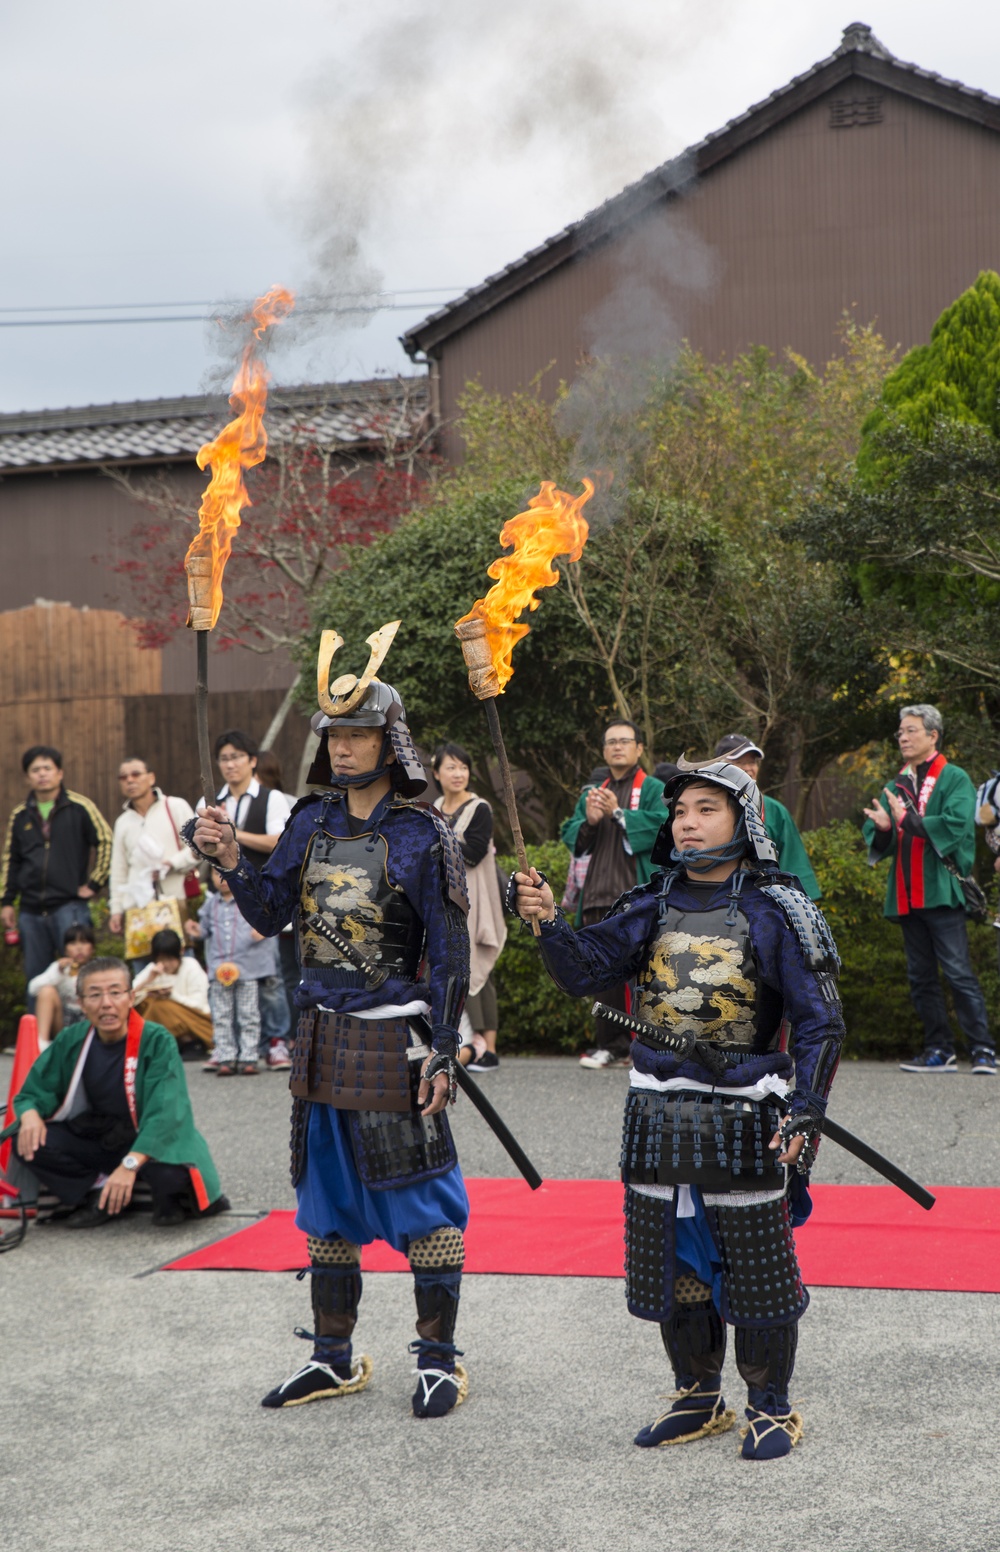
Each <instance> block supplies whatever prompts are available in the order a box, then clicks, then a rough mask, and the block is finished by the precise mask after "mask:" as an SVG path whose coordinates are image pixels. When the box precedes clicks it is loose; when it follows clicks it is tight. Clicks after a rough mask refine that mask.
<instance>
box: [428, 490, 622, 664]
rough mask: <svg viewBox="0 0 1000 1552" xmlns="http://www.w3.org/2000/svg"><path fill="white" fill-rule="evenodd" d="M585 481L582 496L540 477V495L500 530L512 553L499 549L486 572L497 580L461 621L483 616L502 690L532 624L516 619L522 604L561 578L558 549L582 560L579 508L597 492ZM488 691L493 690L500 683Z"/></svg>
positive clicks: (583, 530) (533, 605)
mask: <svg viewBox="0 0 1000 1552" xmlns="http://www.w3.org/2000/svg"><path fill="white" fill-rule="evenodd" d="M583 486H584V489H583V495H582V496H570V495H568V494H567V492H566V491H564V490H557V489H556V486H555V482H554V481H553V480H543V481H542V486H541V489H540V490H539V492H538V495H537V496H532V498H531V500H530V501H529V502H528V511H527V512H518V514H517V516H516V517H512V518H510V519H509V521H508V522H506V523H505V524H504V525H503V528H502V529H501V531H500V543H501V544H504V545H507V544H510V545H513V547H514V552H513V554H512V555H501V556H500V559H499V560H495V561H494V562H493V564H492V566H490V567H489V569H488V570H487V573H486V574H487V576H490V577H495V578H496V582H495V583H494V585H493V587H491V588H490V590H489V592H488V593H487V594H486V597H485V598H479V599H477V600H476V602H475V603H474V604H473V606H472V608H471V609H470V610H469V612H468V614H465V615H463V616H462V618H461V619H460V620H459V621H458V622H457V625H456V630H458V627H459V626H462V625H466V624H467V623H468V622H469V621H471V620H481V621H482V622H483V625H484V626H485V637H486V646H487V648H488V650H489V655H490V658H491V660H492V665H493V672H494V673H495V675H496V682H497V686H498V688H499V693H500V694H503V690H504V687H505V685H506V684H507V681H508V680H509V679H510V678H511V676H512V674H513V672H514V667H513V664H512V662H511V654H512V653H513V651H514V648H515V647H516V646H517V643H518V642H519V641H520V640H521V638H522V636H526V635H527V634H528V631H529V630H530V629H531V627H530V626H529V625H528V624H527V623H524V624H521V625H517V624H515V623H514V622H515V620H516V619H517V616H518V615H519V614H521V613H522V611H523V610H524V609H537V608H538V605H539V603H540V602H541V600H540V599H538V598H536V597H535V592H536V590H537V589H538V588H541V587H551V586H552V585H553V583H555V582H558V581H559V573H558V571H557V570H556V569H555V567H554V566H553V564H552V562H553V560H554V559H555V557H556V556H557V555H566V556H567V557H568V558H569V559H570V560H579V559H580V556H581V555H582V554H583V546H584V545H585V544H586V542H587V534H588V533H589V532H590V530H589V527H588V525H587V520H586V518H584V517H582V516H581V515H580V514H581V511H582V509H583V507H585V506H586V504H587V502H588V501H589V500H590V498H591V496H592V495H593V494H594V486H593V482H592V481H591V480H584V482H583ZM459 634H460V635H464V634H465V633H464V632H461V631H460V632H459ZM463 645H464V643H463ZM477 693H479V692H477ZM487 693H492V694H494V695H495V694H496V693H497V689H493V690H492V691H489V692H487Z"/></svg>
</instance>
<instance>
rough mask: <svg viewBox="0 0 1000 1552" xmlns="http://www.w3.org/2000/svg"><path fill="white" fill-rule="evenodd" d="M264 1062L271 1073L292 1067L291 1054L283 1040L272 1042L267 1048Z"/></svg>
mask: <svg viewBox="0 0 1000 1552" xmlns="http://www.w3.org/2000/svg"><path fill="white" fill-rule="evenodd" d="M266 1062H267V1065H268V1067H269V1069H270V1070H271V1071H272V1072H278V1071H279V1070H281V1069H284V1068H288V1067H290V1066H291V1065H292V1053H291V1051H290V1050H289V1049H288V1046H287V1045H286V1043H285V1041H284V1040H272V1041H271V1044H270V1046H269V1047H268V1052H267V1057H266Z"/></svg>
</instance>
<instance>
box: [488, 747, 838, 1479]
mask: <svg viewBox="0 0 1000 1552" xmlns="http://www.w3.org/2000/svg"><path fill="white" fill-rule="evenodd" d="M678 764H679V766H680V769H679V772H678V774H677V776H675V777H674V778H673V779H672V780H671V781H670V782H669V783H668V784H667V787H666V789H665V791H664V803H665V804H666V806H667V819H666V822H665V823H664V825H663V828H662V829H661V831H660V835H659V837H658V838H657V842H656V845H655V846H654V848H653V859H652V860H653V864H654V867H656V866H657V865H658V866H659V868H660V871H657V872H654V873H653V876H652V878H651V879H650V881H649V883H648V884H640V885H638V886H637V887H636V888H635V889H632V890H630V891H629V893H628V894H626V895H623V896H622V898H621V899H620V900H619V901H618V902H617V903H616V905H615V906H614V907H613V909H612V910H611V911H610V912H609V913H608V915H607V916H606V917H605V919H604V920H603V921H602V922H598V923H597V924H596V925H594V926H591V927H583V928H581V929H580V930H579V931H577V932H574V931H573V930H572V929H571V928H570V926H569V925H568V923H567V922H566V921H565V919H564V918H563V917H562V915H561V913H560V912H559V911H558V910H557V909H556V907H555V902H554V900H553V897H552V891H551V890H550V889H549V887H548V885H547V884H546V883H545V882H544V880H543V879H542V878H541V877H540V875H539V874H538V873H537V872H536V871H535V870H534V869H532V870H531V873H530V876H528V875H525V874H523V873H517V874H515V876H514V899H513V900H512V904H513V903H516V909H517V911H518V913H519V914H520V915H521V916H522V917H523V918H524V919H525V920H526V921H530V920H531V918H533V917H534V918H535V919H536V920H537V921H538V922H539V923H540V925H541V935H540V937H539V939H538V940H537V941H538V945H539V949H540V952H541V955H542V959H543V961H544V964H545V967H546V969H547V970H548V972H549V974H550V976H551V977H552V979H553V980H554V981H555V983H556V985H557V986H558V987H560V988H561V989H562V990H563V991H565V992H567V993H569V994H571V995H574V996H580V995H586V996H595V995H596V996H601V995H602V994H603V992H604V989H605V987H607V986H613V985H616V984H617V983H618V982H619V981H621V980H627V981H629V982H630V983H631V984H632V985H633V987H634V991H635V997H634V1001H633V1005H632V1011H631V1013H630V1014H629V1015H627V1016H626V1015H623V1016H622V1023H623V1024H624V1025H625V1026H626V1027H629V1028H631V1029H633V1030H634V1031H635V1039H634V1040H633V1042H632V1072H631V1076H630V1087H629V1093H628V1098H627V1100H626V1106H625V1121H624V1131H623V1136H622V1151H621V1169H622V1179H623V1180H624V1182H625V1187H626V1189H625V1279H626V1283H625V1286H626V1295H627V1299H628V1307H629V1310H630V1311H631V1313H632V1314H633V1315H637V1316H638V1317H639V1318H640V1319H642V1320H651V1321H655V1322H656V1323H657V1324H658V1325H659V1327H660V1334H661V1337H662V1339H663V1344H664V1347H665V1348H666V1352H667V1356H668V1358H669V1360H670V1363H671V1366H672V1368H673V1371H674V1376H675V1378H676V1381H677V1391H676V1393H675V1395H674V1397H673V1398H672V1399H673V1404H672V1405H671V1406H670V1407H669V1408H668V1410H667V1411H666V1412H664V1413H662V1414H661V1415H660V1416H659V1417H657V1418H656V1419H655V1420H654V1421H653V1422H652V1423H650V1424H649V1425H648V1426H646V1427H644V1428H642V1429H640V1431H639V1433H638V1434H637V1436H636V1439H635V1443H636V1444H637V1445H639V1446H640V1447H642V1448H644V1449H649V1448H660V1447H664V1446H668V1445H675V1444H684V1443H688V1442H690V1441H693V1440H695V1439H700V1438H704V1437H707V1436H709V1435H711V1434H716V1433H724V1432H725V1431H726V1430H728V1429H730V1428H732V1426H733V1424H734V1423H735V1421H736V1414H735V1412H733V1411H732V1410H730V1409H728V1408H727V1407H726V1404H725V1401H724V1399H723V1395H722V1367H723V1360H724V1358H725V1351H726V1329H727V1326H728V1325H732V1326H733V1327H734V1331H735V1342H734V1345H735V1349H736V1366H737V1368H738V1369H739V1372H740V1374H741V1375H742V1377H743V1379H744V1381H745V1382H746V1385H747V1407H746V1420H747V1421H746V1427H745V1428H744V1429H743V1446H742V1454H743V1457H744V1459H746V1460H773V1459H776V1458H778V1457H780V1456H784V1455H787V1454H788V1453H789V1452H790V1450H791V1449H792V1447H793V1445H795V1444H797V1443H798V1442H799V1440H800V1439H801V1437H802V1419H801V1417H800V1415H799V1414H798V1412H795V1411H793V1410H792V1408H791V1403H790V1400H789V1383H790V1380H791V1375H792V1370H793V1367H794V1363H795V1350H796V1343H797V1339H798V1323H799V1317H800V1316H801V1315H802V1314H803V1312H804V1311H805V1309H806V1306H807V1304H808V1302H809V1295H808V1293H807V1292H806V1290H805V1288H804V1286H803V1283H802V1278H801V1276H800V1273H799V1268H798V1262H797V1259H796V1255H795V1245H794V1240H793V1238H792V1228H793V1226H795V1225H796V1224H798V1223H802V1222H804V1221H805V1218H806V1217H807V1216H808V1211H809V1200H808V1191H807V1190H806V1179H807V1172H808V1170H809V1169H810V1168H811V1166H812V1163H813V1162H814V1160H815V1157H816V1150H817V1146H818V1141H819V1135H820V1132H821V1130H822V1125H823V1117H824V1116H825V1113H826V1102H827V1096H828V1094H829V1091H830V1087H831V1084H832V1082H833V1078H834V1074H835V1072H836V1070H837V1063H838V1061H839V1059H840V1048H841V1043H842V1041H843V1037H844V1023H843V1018H842V1016H841V1010H840V999H839V997H838V994H837V981H836V978H837V973H838V970H839V968H840V963H839V960H838V958H837V951H836V948H835V946H834V943H833V939H832V937H831V936H830V932H829V929H828V928H827V925H826V922H825V921H824V920H823V917H822V916H821V915H820V912H819V910H818V909H817V907H816V906H815V905H814V904H813V903H812V901H811V900H810V899H809V898H808V897H807V896H806V895H805V894H804V893H803V892H802V891H801V890H800V889H798V888H797V887H796V886H795V885H794V884H792V883H790V882H789V881H788V879H787V876H786V875H784V874H782V873H779V872H778V870H777V868H776V865H775V854H774V851H775V849H774V843H773V841H772V840H771V839H770V837H769V836H768V834H767V832H766V831H765V829H764V826H763V824H762V823H761V818H760V799H759V795H758V791H757V787H756V784H755V783H754V782H753V781H752V780H751V779H750V777H749V776H748V775H747V773H746V771H744V770H742V769H741V768H740V767H738V766H734V765H730V764H727V763H726V762H725V761H722V760H715V761H706V762H704V764H702V765H697V766H693V765H690V764H688V763H687V762H685V761H683V760H681V761H679V762H678ZM785 1022H787V1024H788V1025H789V1026H790V1028H791V1042H790V1049H789V1050H787V1051H786V1050H783V1049H781V1043H782V1042H781V1030H782V1025H783V1023H785Z"/></svg>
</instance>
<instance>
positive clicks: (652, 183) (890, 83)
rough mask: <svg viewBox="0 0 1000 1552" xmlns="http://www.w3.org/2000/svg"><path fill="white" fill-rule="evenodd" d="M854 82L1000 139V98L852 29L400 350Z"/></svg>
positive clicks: (472, 312) (440, 337) (436, 337)
mask: <svg viewBox="0 0 1000 1552" xmlns="http://www.w3.org/2000/svg"><path fill="white" fill-rule="evenodd" d="M852 76H857V77H860V78H862V79H863V80H865V81H869V82H871V83H872V84H874V85H878V86H881V87H884V88H886V89H888V90H891V91H896V92H900V93H902V94H903V95H904V96H907V97H910V98H914V99H916V100H917V101H919V102H924V103H927V104H928V105H930V106H932V107H936V108H941V109H943V110H944V111H945V112H947V113H952V114H957V115H958V116H959V117H961V118H965V119H971V120H972V122H973V123H976V124H981V125H983V126H984V127H985V128H987V129H993V130H996V131H998V132H1000V99H998V98H996V97H991V96H990V95H989V94H988V93H987V92H980V91H975V90H974V89H973V88H972V87H970V86H963V84H962V83H961V81H949V80H946V79H945V78H944V77H943V76H940V75H937V74H936V73H935V72H934V71H933V70H922V69H921V68H920V66H919V65H910V64H906V63H904V61H902V60H900V59H896V57H895V55H893V54H890V52H889V50H888V49H887V48H886V47H885V45H884V44H882V43H880V42H879V40H878V38H876V37H875V35H874V33H873V32H872V30H871V28H870V27H868V26H866V24H865V23H864V22H852V23H851V25H850V26H849V27H845V28H844V35H843V38H842V39H841V41H840V43H839V45H838V46H837V48H836V49H834V51H833V53H832V54H830V55H829V56H828V57H827V58H826V59H821V60H820V61H819V63H818V64H815V65H813V67H812V68H811V69H810V70H806V71H805V72H804V73H803V74H802V75H797V76H795V77H794V78H793V79H792V80H791V81H789V82H788V84H787V85H786V86H782V87H780V88H779V89H778V90H777V91H775V92H772V93H771V95H770V96H769V97H765V98H764V100H763V101H762V102H758V103H755V104H754V105H753V107H751V108H748V109H747V110H746V112H745V113H741V114H740V115H739V117H738V118H735V119H730V121H729V123H728V124H725V125H724V126H723V127H722V129H718V130H715V131H714V132H713V133H712V134H710V135H706V137H705V139H704V140H700V141H699V142H698V144H697V145H693V146H689V147H688V149H687V150H686V151H682V152H681V154H680V155H679V156H675V157H674V158H673V159H672V160H671V161H669V162H664V163H663V164H662V165H661V166H660V167H656V168H654V170H653V171H652V172H650V173H647V174H646V176H645V177H644V178H640V179H639V181H638V182H637V183H632V184H630V185H629V186H628V188H626V189H624V190H623V191H622V192H621V193H620V194H616V195H615V196H614V197H613V198H612V199H609V200H605V202H604V204H603V205H599V206H598V207H597V209H596V210H592V211H590V212H589V214H587V215H585V216H583V217H582V219H581V220H579V221H574V222H573V223H572V224H571V225H570V226H567V227H564V229H563V230H562V231H561V232H557V233H556V235H555V236H554V237H550V238H549V239H548V241H547V242H544V243H542V244H541V246H540V247H538V248H532V249H531V250H530V251H529V252H528V253H525V254H523V255H522V257H521V258H519V259H515V260H514V262H513V263H512V264H508V265H507V266H506V268H504V269H502V270H499V271H498V272H497V273H496V274H495V275H490V276H488V277H487V279H486V280H484V281H483V282H482V284H481V285H478V286H473V288H472V290H471V291H466V292H465V294H464V295H463V296H460V297H458V298H457V299H456V300H455V301H454V302H449V303H448V305H447V306H446V307H442V308H441V309H440V310H439V311H438V312H435V313H431V315H430V316H429V317H428V318H425V319H424V321H423V322H422V323H419V324H417V325H416V326H415V327H414V328H412V329H408V330H407V332H406V333H405V334H403V335H401V336H400V343H401V344H402V346H403V348H404V349H405V350H406V352H407V354H408V355H409V356H411V357H413V358H416V357H417V356H418V355H419V354H420V353H421V352H426V353H428V354H429V355H434V354H435V351H436V347H437V346H439V345H440V344H441V343H442V342H443V341H444V340H446V339H448V338H449V337H450V336H451V335H453V334H456V333H457V332H458V331H459V329H462V328H464V327H465V326H466V325H467V324H469V323H472V322H473V321H474V320H475V319H476V318H479V317H481V316H482V315H483V314H484V313H487V312H489V311H490V310H491V309H492V308H494V307H498V306H500V304H501V303H503V302H505V301H507V300H509V298H510V297H512V296H515V295H516V294H517V293H518V292H519V291H522V290H523V289H524V288H525V287H526V286H529V285H531V284H532V283H533V282H534V281H536V280H539V279H541V277H542V276H544V275H547V274H549V273H550V272H551V271H552V270H554V269H557V268H559V266H560V265H562V264H565V263H567V262H568V261H569V260H570V259H572V258H574V257H576V256H577V255H578V254H579V253H581V252H582V251H583V250H584V249H586V248H589V247H592V246H594V245H595V244H597V243H600V242H602V241H606V240H607V239H608V238H609V237H611V236H613V235H614V234H615V232H616V231H618V230H620V229H621V228H622V227H623V226H625V225H626V224H627V223H628V222H629V221H631V220H634V219H635V217H636V216H637V215H639V214H640V213H641V212H642V211H644V210H645V209H647V208H648V207H649V206H650V205H654V204H656V203H658V202H659V201H661V200H664V199H668V198H670V197H671V196H674V195H677V194H679V193H682V192H683V190H684V188H685V186H687V185H689V184H690V183H691V181H692V179H693V178H695V177H698V176H701V175H702V174H704V173H706V172H708V171H710V170H711V169H712V168H713V167H715V166H717V165H718V164H719V163H720V162H722V161H725V160H726V158H727V157H730V156H732V155H733V154H734V152H736V151H739V150H741V149H742V148H743V147H744V146H746V145H748V144H749V143H750V142H751V141H753V140H755V139H757V137H758V136H760V135H763V134H766V133H767V131H768V130H770V129H773V128H774V127H775V126H776V125H777V124H780V123H781V122H782V121H783V120H784V119H786V118H788V117H790V116H791V115H792V114H793V113H797V112H799V111H800V110H801V109H802V108H804V107H807V106H808V105H809V104H810V103H811V102H814V101H815V100H816V98H818V97H820V96H822V95H823V93H824V92H828V91H829V90H830V89H831V87H834V86H838V85H840V84H841V83H842V82H843V81H845V80H848V79H850V77H852Z"/></svg>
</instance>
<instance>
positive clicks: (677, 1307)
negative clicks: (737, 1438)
mask: <svg viewBox="0 0 1000 1552" xmlns="http://www.w3.org/2000/svg"><path fill="white" fill-rule="evenodd" d="M691 1284H695V1287H691V1286H690V1285H691ZM699 1290H700V1291H701V1293H702V1297H701V1298H698V1299H696V1298H695V1297H694V1296H693V1295H694V1294H695V1293H696V1292H698V1291H699ZM660 1335H661V1336H662V1338H663V1345H664V1347H665V1348H666V1351H667V1357H668V1358H669V1359H670V1364H671V1367H672V1369H673V1371H674V1379H675V1380H676V1382H677V1386H678V1388H679V1389H684V1388H685V1387H686V1386H689V1385H693V1384H695V1383H704V1382H705V1381H706V1380H715V1379H718V1377H719V1375H720V1374H721V1373H722V1365H723V1362H724V1361H725V1357H726V1328H725V1325H724V1324H723V1321H722V1318H721V1316H720V1315H719V1312H718V1310H717V1309H716V1307H715V1305H714V1304H713V1303H712V1300H711V1296H710V1293H709V1289H708V1288H707V1287H705V1285H704V1284H701V1283H697V1284H696V1280H695V1279H694V1278H693V1277H679V1278H678V1279H677V1281H676V1282H675V1284H674V1307H673V1310H672V1312H671V1315H670V1318H669V1320H664V1321H661V1323H660Z"/></svg>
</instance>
